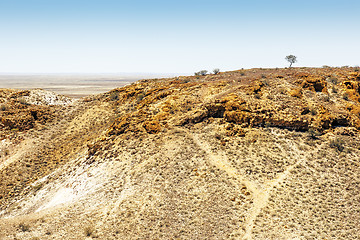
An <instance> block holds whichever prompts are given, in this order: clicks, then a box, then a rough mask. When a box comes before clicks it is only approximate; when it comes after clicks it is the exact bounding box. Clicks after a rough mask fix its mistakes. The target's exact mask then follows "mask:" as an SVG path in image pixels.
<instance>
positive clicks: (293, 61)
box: [285, 55, 297, 68]
mask: <svg viewBox="0 0 360 240" xmlns="http://www.w3.org/2000/svg"><path fill="white" fill-rule="evenodd" d="M285 59H286V61H288V62H289V63H290V66H289V67H290V68H291V66H292V65H293V63H296V62H297V60H296V56H294V55H289V56H286V57H285Z"/></svg>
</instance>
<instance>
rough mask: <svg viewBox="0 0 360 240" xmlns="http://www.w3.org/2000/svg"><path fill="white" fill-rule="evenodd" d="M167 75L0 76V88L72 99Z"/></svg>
mask: <svg viewBox="0 0 360 240" xmlns="http://www.w3.org/2000/svg"><path fill="white" fill-rule="evenodd" d="M167 76H170V75H169V74H163V75H161V74H31V75H30V74H29V75H25V74H24V75H15V74H0V88H12V89H22V90H26V89H38V88H40V89H44V90H48V91H52V92H55V93H58V94H62V95H65V96H68V97H72V98H81V97H85V96H88V95H93V94H99V93H104V92H107V91H110V90H112V89H114V88H118V87H123V86H125V85H127V84H130V83H133V82H135V81H137V80H140V79H147V78H156V77H167Z"/></svg>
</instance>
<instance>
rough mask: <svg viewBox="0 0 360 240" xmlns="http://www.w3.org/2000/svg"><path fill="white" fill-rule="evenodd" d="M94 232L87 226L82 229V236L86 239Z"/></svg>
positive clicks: (92, 228)
mask: <svg viewBox="0 0 360 240" xmlns="http://www.w3.org/2000/svg"><path fill="white" fill-rule="evenodd" d="M94 231H95V229H94V227H93V226H87V227H85V228H84V234H85V236H87V237H90V236H91V235H93V233H94Z"/></svg>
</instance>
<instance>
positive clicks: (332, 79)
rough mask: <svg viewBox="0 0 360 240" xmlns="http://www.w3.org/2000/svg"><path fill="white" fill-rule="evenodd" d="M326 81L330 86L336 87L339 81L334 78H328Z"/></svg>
mask: <svg viewBox="0 0 360 240" xmlns="http://www.w3.org/2000/svg"><path fill="white" fill-rule="evenodd" d="M328 81H329V82H331V83H332V84H335V85H337V84H338V83H339V79H337V78H336V77H334V76H332V77H329V78H328Z"/></svg>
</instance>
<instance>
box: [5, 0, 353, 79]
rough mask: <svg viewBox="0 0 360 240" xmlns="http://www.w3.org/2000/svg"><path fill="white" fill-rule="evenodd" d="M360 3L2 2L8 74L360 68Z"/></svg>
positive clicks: (202, 0)
mask: <svg viewBox="0 0 360 240" xmlns="http://www.w3.org/2000/svg"><path fill="white" fill-rule="evenodd" d="M359 12H360V1H359V0H357V1H355V0H337V1H334V0H327V1H323V0H320V1H317V0H312V1H309V0H274V1H270V0H268V1H266V0H247V1H242V0H238V1H235V0H218V1H214V0H207V1H205V0H191V1H189V0H179V1H171V0H167V1H160V0H156V1H151V0H147V1H145V0H116V1H115V0H71V1H70V0H0V72H14V73H23V72H27V73H29V72H37V73H39V72H44V73H53V72H56V73H62V72H67V73H69V72H83V73H97V72H99V73H100V72H112V73H114V72H153V73H162V72H176V73H192V72H194V71H198V70H201V69H208V70H212V69H213V68H220V69H221V70H233V69H240V68H252V67H285V66H287V62H286V61H285V60H284V58H285V56H286V55H288V54H294V55H296V56H297V57H298V63H296V64H295V65H294V66H322V65H331V66H342V65H351V66H353V65H360V44H359V39H360V31H359V25H360V14H359Z"/></svg>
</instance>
